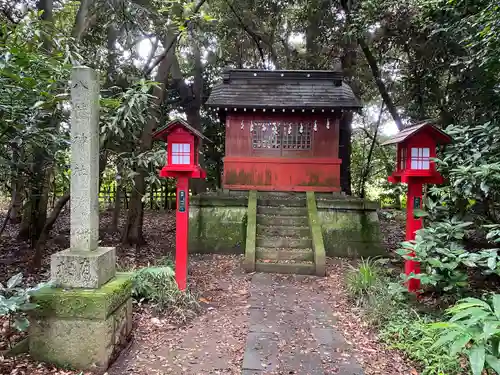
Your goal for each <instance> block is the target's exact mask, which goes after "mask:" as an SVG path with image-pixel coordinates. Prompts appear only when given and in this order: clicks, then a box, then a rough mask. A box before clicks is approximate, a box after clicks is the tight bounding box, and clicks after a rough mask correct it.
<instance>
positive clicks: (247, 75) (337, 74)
mask: <svg viewBox="0 0 500 375" xmlns="http://www.w3.org/2000/svg"><path fill="white" fill-rule="evenodd" d="M343 77H344V75H343V73H342V72H341V71H338V70H263V69H226V70H224V72H223V73H222V78H223V80H224V82H226V81H231V80H238V79H252V80H255V79H257V80H258V79H265V80H269V79H276V80H280V81H282V80H294V81H297V80H309V81H310V80H328V81H333V82H336V83H337V84H338V85H340V83H341V82H342V79H343Z"/></svg>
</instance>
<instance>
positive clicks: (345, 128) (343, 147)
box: [339, 112, 353, 195]
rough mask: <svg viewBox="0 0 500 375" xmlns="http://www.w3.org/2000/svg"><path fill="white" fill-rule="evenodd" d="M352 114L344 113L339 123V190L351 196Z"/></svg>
mask: <svg viewBox="0 0 500 375" xmlns="http://www.w3.org/2000/svg"><path fill="white" fill-rule="evenodd" d="M352 117H353V114H352V112H345V113H344V114H343V116H342V117H341V118H340V122H339V158H340V159H341V160H342V164H340V188H341V190H342V191H343V192H344V193H346V194H347V195H351V193H352V191H351V149H352V147H351V135H352V128H351V126H352Z"/></svg>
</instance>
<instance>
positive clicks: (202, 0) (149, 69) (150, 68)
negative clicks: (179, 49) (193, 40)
mask: <svg viewBox="0 0 500 375" xmlns="http://www.w3.org/2000/svg"><path fill="white" fill-rule="evenodd" d="M206 1H207V0H200V1H199V2H198V4H196V7H195V8H194V10H193V14H196V13H198V12H199V11H200V8H201V7H202V6H203V4H205V2H206ZM190 24H191V20H190V19H187V20H185V21H184V24H183V25H184V28H185V29H188V28H189V25H190ZM181 34H182V31H178V32H177V33H176V35H175V37H174V38H173V39H172V40H171V41H170V43H169V44H168V46H166V47H165V50H164V51H163V52H162V53H161V54H160V55H158V57H157V58H156V59H155V60H154V61H153V63H152V64H151V66H146V67H145V68H144V71H143V75H144V76H146V77H147V76H149V75H150V74H151V72H152V71H153V70H154V68H156V67H157V66H158V64H159V63H160V62H161V61H162V60H163V59H164V58H165V57H167V55H168V53H169V51H170V49H171V48H172V47H174V46H175V44H176V43H177V41H178V40H179V38H180V36H181Z"/></svg>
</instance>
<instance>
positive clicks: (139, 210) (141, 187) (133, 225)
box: [122, 35, 173, 245]
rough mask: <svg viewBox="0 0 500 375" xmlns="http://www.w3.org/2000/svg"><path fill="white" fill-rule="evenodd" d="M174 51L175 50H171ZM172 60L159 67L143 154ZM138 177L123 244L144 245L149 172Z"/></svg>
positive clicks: (150, 141)
mask: <svg viewBox="0 0 500 375" xmlns="http://www.w3.org/2000/svg"><path fill="white" fill-rule="evenodd" d="M171 37H172V36H170V35H169V36H167V38H165V39H166V40H165V41H164V45H165V46H168V45H170V42H171V40H170V38H171ZM171 50H172V51H173V49H171ZM170 63H171V59H170V56H167V58H165V59H162V60H161V63H160V66H159V67H158V72H157V74H156V79H155V81H156V82H160V85H159V86H158V87H155V88H154V89H153V92H152V95H153V96H154V97H155V99H154V100H153V101H152V103H151V105H150V106H149V109H148V111H149V116H148V120H147V122H146V124H145V126H144V129H143V130H142V134H141V141H140V145H139V152H140V153H143V152H146V151H149V150H150V149H151V146H152V144H153V138H152V134H153V130H154V129H155V128H156V125H157V122H158V118H159V117H160V113H159V109H160V107H161V105H162V104H163V100H164V96H165V95H164V93H165V90H164V88H165V87H166V82H167V80H168V72H169V70H170ZM136 172H137V175H136V176H135V177H134V186H133V188H132V194H131V197H130V204H129V209H128V214H127V223H126V224H125V228H124V231H123V236H122V242H123V243H125V244H137V245H141V244H144V243H145V242H146V241H145V240H144V235H143V233H142V224H143V222H142V221H143V216H144V211H143V210H144V207H143V202H142V198H143V197H144V195H145V193H146V183H145V181H144V179H145V177H146V175H147V173H148V171H146V170H144V169H143V168H139V167H138V168H137V170H136Z"/></svg>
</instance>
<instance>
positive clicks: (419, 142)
mask: <svg viewBox="0 0 500 375" xmlns="http://www.w3.org/2000/svg"><path fill="white" fill-rule="evenodd" d="M450 142H451V138H450V136H449V135H448V134H446V133H445V132H443V131H442V130H440V129H438V128H437V127H435V126H434V125H432V124H430V123H428V122H423V123H420V124H417V125H413V126H409V127H407V128H405V129H404V130H402V131H400V132H399V133H398V134H396V135H395V136H394V137H392V138H390V139H388V140H387V141H385V142H384V143H383V144H382V145H383V146H386V145H391V144H397V161H396V170H395V171H394V172H393V173H392V175H391V176H389V182H392V183H397V182H403V183H408V182H409V181H410V179H414V178H418V181H419V182H421V183H427V184H441V183H442V182H443V178H442V176H441V175H440V174H439V173H438V172H437V171H436V165H435V163H434V161H432V159H433V158H435V157H436V148H437V146H438V145H439V144H446V143H450Z"/></svg>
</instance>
